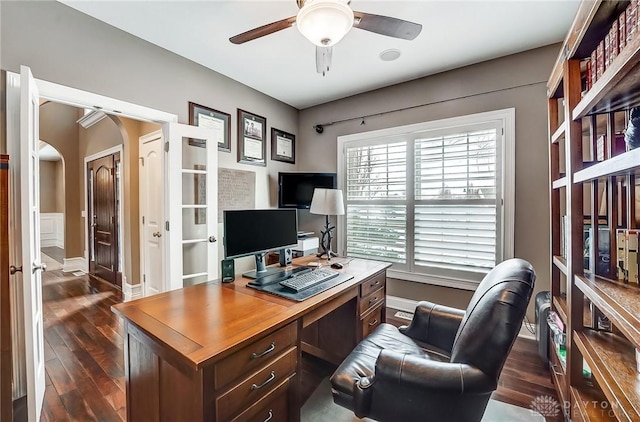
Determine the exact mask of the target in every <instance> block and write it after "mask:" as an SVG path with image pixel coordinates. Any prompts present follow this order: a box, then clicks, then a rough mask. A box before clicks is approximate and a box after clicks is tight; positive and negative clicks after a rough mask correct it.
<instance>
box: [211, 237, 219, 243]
mask: <svg viewBox="0 0 640 422" xmlns="http://www.w3.org/2000/svg"><path fill="white" fill-rule="evenodd" d="M217 241H218V239H216V237H215V236H209V242H211V243H213V242H217Z"/></svg>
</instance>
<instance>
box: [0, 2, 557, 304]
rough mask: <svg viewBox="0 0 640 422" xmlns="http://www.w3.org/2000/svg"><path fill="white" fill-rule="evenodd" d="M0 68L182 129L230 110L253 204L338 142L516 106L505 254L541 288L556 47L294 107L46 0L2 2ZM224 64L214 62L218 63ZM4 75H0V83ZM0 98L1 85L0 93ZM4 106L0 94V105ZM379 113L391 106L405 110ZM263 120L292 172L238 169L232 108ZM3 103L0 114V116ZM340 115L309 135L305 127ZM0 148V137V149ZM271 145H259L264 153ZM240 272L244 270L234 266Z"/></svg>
mask: <svg viewBox="0 0 640 422" xmlns="http://www.w3.org/2000/svg"><path fill="white" fill-rule="evenodd" d="M0 7H1V8H2V9H1V11H2V15H1V22H0V23H1V25H0V26H1V30H2V33H1V35H2V37H1V43H0V52H1V54H0V69H2V70H10V71H13V72H18V71H19V67H20V65H21V64H25V65H28V66H30V67H31V69H32V71H33V73H34V76H35V77H37V78H39V79H44V80H49V81H52V82H56V83H59V84H63V85H67V86H71V87H75V88H79V89H82V90H86V91H90V92H95V93H98V94H102V95H107V96H110V97H114V98H117V99H120V100H124V101H129V102H132V103H136V104H140V105H144V106H147V107H152V108H156V109H159V110H163V111H166V112H170V113H175V114H177V115H178V118H179V121H180V122H182V123H187V119H188V108H187V103H188V101H193V102H196V103H199V104H203V105H206V106H209V107H212V108H215V109H218V110H222V111H225V112H228V113H230V114H231V115H232V131H231V145H232V152H231V153H219V162H220V164H219V165H220V167H227V168H240V169H243V170H249V171H255V172H256V205H257V206H258V207H273V206H276V201H275V198H276V195H275V189H276V187H275V183H274V181H275V177H276V175H277V172H278V171H294V170H305V171H336V138H337V136H340V135H346V134H351V133H357V132H362V131H369V130H374V129H380V128H386V127H392V126H398V125H404V124H410V123H416V122H423V121H428V120H433V119H440V118H446V117H452V116H459V115H465V114H470V113H476V112H481V111H490V110H495V109H502V108H510V107H515V108H516V171H517V174H516V229H515V245H516V246H515V254H516V256H519V257H523V258H526V259H528V260H530V261H531V262H532V263H533V264H534V266H535V267H536V269H537V272H538V275H539V277H538V279H539V283H538V289H541V288H544V289H546V288H548V285H549V282H548V274H549V258H548V256H549V255H548V251H549V236H548V227H549V221H548V214H549V212H548V192H547V188H548V180H547V179H548V171H547V167H548V164H547V163H548V158H547V134H546V131H547V130H546V128H547V123H546V96H545V83H546V80H547V79H548V77H549V73H550V70H551V66H552V64H553V62H554V60H555V58H556V55H557V52H558V49H559V45H555V46H550V47H545V48H541V49H537V50H533V51H530V52H525V53H521V54H517V55H513V56H509V57H505V58H501V59H496V60H493V61H489V62H485V63H480V64H477V65H473V66H469V67H466V68H463V69H458V70H454V71H450V72H445V73H442V74H438V75H435V76H431V77H426V78H422V79H419V80H416V81H412V82H408V83H404V84H399V85H395V86H392V87H388V88H384V89H380V90H377V91H373V92H369V93H365V94H361V95H357V96H353V97H350V98H346V99H343V100H339V101H335V102H332V103H328V104H324V105H320V106H317V107H313V108H310V109H306V110H303V111H300V112H299V111H298V110H296V109H295V108H293V107H290V106H288V105H286V104H283V103H281V102H279V101H277V100H275V99H273V98H271V97H268V96H266V95H264V94H262V93H260V92H257V91H255V90H253V89H251V88H248V87H247V86H245V85H242V84H240V83H238V82H236V81H234V80H232V79H230V78H227V77H225V76H222V75H220V74H218V73H215V72H212V71H210V70H208V69H205V68H204V67H202V66H200V65H197V64H195V63H193V62H191V61H189V60H187V59H184V58H181V57H178V56H176V55H174V54H172V53H170V52H168V51H166V50H163V49H161V48H159V47H156V46H154V45H152V44H150V43H147V42H146V41H142V40H140V39H138V38H135V37H133V36H131V35H129V34H127V33H124V32H122V31H119V30H117V29H115V28H112V27H110V26H108V25H106V24H104V23H102V22H99V21H97V20H95V19H93V18H90V17H88V16H86V15H83V14H81V13H79V12H77V11H75V10H72V9H70V8H68V7H66V6H64V5H62V4H60V3H56V2H2V5H1V6H0ZM222 59H223V58H221V60H222ZM3 78H4V76H3ZM3 91H4V84H2V88H0V93H1V92H3ZM3 101H4V98H3ZM414 106H417V107H415V108H412V109H410V110H406V111H398V112H393V113H389V114H383V115H381V116H374V117H368V118H365V125H364V126H361V125H360V119H359V118H360V117H362V116H366V115H369V114H376V113H385V112H388V111H390V110H394V109H401V108H406V107H414ZM237 108H241V109H244V110H249V111H251V112H254V113H256V114H259V115H262V116H265V117H266V118H267V124H268V126H275V127H277V128H279V129H282V130H285V131H288V132H292V133H296V134H297V142H298V145H297V148H296V150H297V154H298V156H297V159H296V165H295V166H293V165H290V164H286V163H281V162H272V161H270V160H267V162H268V167H266V168H263V167H254V166H247V165H240V164H238V163H237V162H236V154H237V149H236V148H237V141H236V130H235V127H236V124H237V122H236V109H237ZM3 112H4V107H2V108H0V114H3ZM345 118H356V119H357V120H353V121H350V122H346V123H341V124H336V125H333V126H327V127H325V131H324V133H323V134H322V135H318V134H317V133H316V132H315V131H314V129H313V125H315V124H318V123H326V122H331V121H335V120H342V119H345ZM4 150H5V142H4V133H2V134H0V151H4ZM269 156H270V142H267V157H269ZM300 220H301V225H302V227H303V228H311V229H313V230H316V231H317V230H318V229H319V228H320V227H321V226H322V224H323V219H322V217H320V216H311V215H309V214H308V212H306V211H304V212H301V213H300ZM240 266H242V265H240ZM389 293H390V294H392V295H397V296H401V297H411V298H412V299H430V298H432V299H433V298H437V299H441V300H443V301H445V302H449V303H451V304H454V305H457V306H462V305H461V304H464V303H466V301H468V298H469V293H468V292H464V291H459V290H454V289H442V288H434V287H429V286H426V285H421V284H416V283H408V282H400V281H391V282H390V283H389Z"/></svg>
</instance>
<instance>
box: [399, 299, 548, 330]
mask: <svg viewBox="0 0 640 422" xmlns="http://www.w3.org/2000/svg"><path fill="white" fill-rule="evenodd" d="M417 305H418V301H417V300H411V299H405V298H403V297H398V296H387V307H389V308H393V309H397V310H399V311H404V312H411V313H413V312H414V311H415V309H416V306H417ZM525 324H526V322H525V321H523V322H522V326H521V327H520V332H519V333H518V337H521V338H526V339H529V340H534V341H535V339H536V336H535V334H532V333H531V331H529V330H528V329H527V326H526V325H525Z"/></svg>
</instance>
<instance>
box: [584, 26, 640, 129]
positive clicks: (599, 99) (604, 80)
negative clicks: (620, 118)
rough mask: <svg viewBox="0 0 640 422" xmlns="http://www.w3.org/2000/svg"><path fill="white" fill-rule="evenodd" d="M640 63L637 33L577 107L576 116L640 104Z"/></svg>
mask: <svg viewBox="0 0 640 422" xmlns="http://www.w3.org/2000/svg"><path fill="white" fill-rule="evenodd" d="M639 63H640V38H638V37H636V38H635V39H634V40H632V42H631V43H630V44H627V46H626V47H625V48H624V49H623V50H622V51H621V52H620V54H619V55H618V57H616V58H615V60H614V61H613V63H612V64H611V65H610V66H609V67H608V68H607V70H605V72H604V73H603V74H602V77H601V78H600V79H598V80H597V81H596V83H594V84H593V86H592V87H591V89H590V90H589V92H587V94H586V95H585V96H584V97H583V98H582V100H581V101H580V102H579V103H578V105H577V106H576V107H575V108H574V109H573V119H574V120H577V119H579V118H582V117H584V116H586V115H588V114H592V113H606V112H609V111H615V110H620V109H623V108H627V107H631V106H634V105H638V103H639V102H640V64H639Z"/></svg>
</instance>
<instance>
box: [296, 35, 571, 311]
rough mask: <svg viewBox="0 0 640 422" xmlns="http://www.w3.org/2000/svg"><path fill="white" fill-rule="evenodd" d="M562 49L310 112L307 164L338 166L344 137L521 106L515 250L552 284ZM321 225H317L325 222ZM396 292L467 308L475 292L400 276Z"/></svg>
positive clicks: (304, 132)
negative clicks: (551, 122) (554, 131)
mask: <svg viewBox="0 0 640 422" xmlns="http://www.w3.org/2000/svg"><path fill="white" fill-rule="evenodd" d="M559 48H560V45H559V44H558V45H553V46H548V47H543V48H539V49H535V50H531V51H528V52H524V53H520V54H515V55H511V56H508V57H503V58H499V59H495V60H491V61H488V62H483V63H479V64H476V65H472V66H468V67H465V68H461V69H457V70H452V71H449V72H444V73H440V74H437V75H434V76H429V77H425V78H422V79H418V80H415V81H410V82H406V83H403V84H399V85H394V86H390V87H387V88H383V89H379V90H376V91H371V92H368V93H364V94H360V95H356V96H353V97H349V98H345V99H342V100H338V101H334V102H331V103H327V104H322V105H319V106H316V107H313V108H309V109H305V110H302V111H301V112H300V125H299V129H298V134H299V138H300V139H301V142H300V147H299V155H298V160H299V161H300V167H301V168H304V169H305V170H314V171H316V170H317V171H337V169H336V163H337V154H336V146H337V137H338V136H342V135H349V134H353V133H358V132H366V131H371V130H376V129H382V128H388V127H394V126H401V125H406V124H412V123H418V122H425V121H430V120H437V119H443V118H447V117H455V116H461V115H466V114H472V113H479V112H485V111H492V110H498V109H505V108H511V107H514V108H515V109H516V158H515V160H516V163H515V168H516V180H515V183H516V198H515V203H516V210H515V213H516V215H515V256H517V257H521V258H525V259H527V260H529V261H530V262H531V263H532V264H533V265H534V267H535V269H536V271H537V274H538V284H537V289H536V290H542V289H549V194H548V186H549V185H548V142H547V139H548V138H547V101H546V81H547V79H548V77H549V74H550V73H551V68H552V66H553V63H554V62H555V59H556V57H557V55H558V51H559ZM409 107H411V108H410V109H406V110H401V111H395V112H390V111H392V110H398V109H405V108H409ZM378 113H383V114H382V115H377V116H372V117H365V119H364V122H365V124H364V125H362V124H361V122H362V119H361V118H362V116H367V115H375V114H378ZM349 118H353V119H354V120H351V121H347V122H343V123H336V124H334V125H328V126H325V127H324V132H323V133H322V134H317V133H316V131H315V130H314V128H313V126H314V125H316V124H321V123H328V122H333V121H338V120H344V119H349ZM318 157H322V159H318ZM308 224H309V226H310V227H309V228H310V229H311V228H313V226H312V223H311V222H309V223H308ZM313 224H315V225H316V227H317V226H319V225H322V222H319V223H318V222H315V223H313ZM388 293H389V294H390V295H394V296H399V297H403V298H409V299H413V300H435V301H441V302H444V303H446V304H449V305H451V306H457V307H461V306H462V307H466V304H467V303H468V301H469V299H470V298H471V292H467V291H463V290H457V289H448V288H442V287H434V286H429V285H426V284H420V283H415V282H408V281H400V280H391V281H390V282H389V288H388ZM529 315H530V317H531V316H532V315H533V313H532V312H529Z"/></svg>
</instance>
